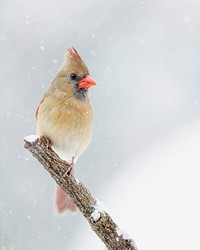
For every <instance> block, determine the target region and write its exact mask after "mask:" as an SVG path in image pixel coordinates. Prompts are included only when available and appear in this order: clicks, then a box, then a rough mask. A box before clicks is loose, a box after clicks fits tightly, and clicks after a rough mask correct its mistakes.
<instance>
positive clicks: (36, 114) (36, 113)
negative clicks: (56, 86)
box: [35, 98, 44, 120]
mask: <svg viewBox="0 0 200 250" xmlns="http://www.w3.org/2000/svg"><path fill="white" fill-rule="evenodd" d="M43 101H44V98H42V101H41V102H40V104H39V106H38V108H37V109H36V111H35V118H36V120H37V118H38V111H39V108H40V105H41V104H42V103H43Z"/></svg>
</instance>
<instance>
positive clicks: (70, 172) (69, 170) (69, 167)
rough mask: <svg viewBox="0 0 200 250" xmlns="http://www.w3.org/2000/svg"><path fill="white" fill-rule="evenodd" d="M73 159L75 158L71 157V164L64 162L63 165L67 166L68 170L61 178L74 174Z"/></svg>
mask: <svg viewBox="0 0 200 250" xmlns="http://www.w3.org/2000/svg"><path fill="white" fill-rule="evenodd" d="M74 159H75V157H72V162H71V163H70V164H69V163H67V162H66V161H64V162H65V164H67V165H68V169H67V171H66V172H65V173H64V175H63V177H66V176H67V175H68V176H70V175H71V174H73V173H74Z"/></svg>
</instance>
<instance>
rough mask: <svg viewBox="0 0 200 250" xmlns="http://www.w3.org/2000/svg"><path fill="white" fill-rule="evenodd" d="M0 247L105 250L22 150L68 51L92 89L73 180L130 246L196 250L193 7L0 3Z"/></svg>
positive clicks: (198, 161) (198, 83)
mask: <svg viewBox="0 0 200 250" xmlns="http://www.w3.org/2000/svg"><path fill="white" fill-rule="evenodd" d="M0 23H1V29H0V32H1V33H0V63H1V69H0V70H1V71H0V104H1V113H0V119H1V123H0V126H1V128H0V131H1V134H0V249H1V250H27V249H28V250H36V249H37V250H66V249H69V250H71V249H72V250H79V249H81V250H88V249H105V248H104V246H103V244H102V243H101V242H100V240H99V239H98V238H97V236H96V235H95V234H94V233H93V232H92V231H91V230H90V228H89V225H88V224H87V222H86V220H85V219H84V218H83V217H82V216H81V215H80V213H77V214H75V215H74V214H71V213H68V214H66V215H65V216H60V217H56V216H54V215H53V213H52V196H53V190H54V182H53V180H52V179H51V178H50V177H49V175H48V173H47V172H46V171H45V170H44V169H43V168H42V167H41V166H40V165H39V163H38V162H37V161H36V160H34V159H33V157H32V156H31V155H30V153H29V152H28V151H26V150H25V149H24V148H23V139H22V138H23V137H24V136H27V135H29V134H34V133H35V117H34V113H35V110H36V108H37V106H38V104H39V102H40V100H41V98H42V96H43V93H44V91H45V89H46V88H47V87H48V85H49V84H50V82H51V80H52V78H53V76H54V75H55V73H56V72H57V70H58V68H59V66H60V64H61V63H62V61H63V57H64V54H65V48H66V46H67V45H73V46H75V48H76V49H77V50H78V51H79V53H80V54H81V56H82V57H83V59H84V60H85V62H86V63H87V65H88V67H89V69H90V72H91V75H92V77H93V78H94V79H95V80H96V81H97V87H95V88H93V89H91V91H90V93H91V99H92V102H93V106H94V110H95V128H94V135H93V140H92V143H91V145H90V147H89V148H88V150H87V151H86V152H85V153H84V154H83V155H82V156H81V157H80V158H79V162H78V163H77V165H76V173H77V176H78V178H79V179H81V180H82V181H83V182H84V183H85V184H86V186H87V187H88V188H89V189H90V190H92V193H93V194H94V196H95V197H96V198H98V199H99V200H101V201H102V202H103V203H104V204H105V205H106V206H107V208H108V210H109V211H110V213H111V215H112V216H113V218H114V219H115V221H116V222H117V223H118V224H119V226H120V227H121V228H122V229H123V230H125V231H126V232H127V233H128V234H129V235H130V236H132V237H133V238H134V239H135V241H136V243H137V245H138V248H139V249H140V250H147V249H148V250H149V249H150V250H151V249H152V250H167V249H173V250H177V249H181V250H186V249H200V241H199V232H200V215H199V214H200V213H199V211H200V204H199V203H200V202H199V197H200V194H199V192H200V171H199V168H200V73H199V72H200V70H199V68H200V3H199V1H197V0H196V1H195V0H190V1H189V0H163V1H159V0H152V1H139V0H134V1H133V0H123V1H116V0H110V1H106V0H102V1H97V0H88V1H83V0H79V1H72V0H67V1H64V0H57V1H52V0H46V1H45V0H40V1H38V0H36V1H31V0H18V1H10V0H8V1H6V0H1V2H0Z"/></svg>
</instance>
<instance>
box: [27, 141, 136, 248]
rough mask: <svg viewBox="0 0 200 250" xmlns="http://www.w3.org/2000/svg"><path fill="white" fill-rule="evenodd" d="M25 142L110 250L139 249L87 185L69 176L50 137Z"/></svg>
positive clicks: (67, 167) (66, 165) (67, 166)
mask: <svg viewBox="0 0 200 250" xmlns="http://www.w3.org/2000/svg"><path fill="white" fill-rule="evenodd" d="M24 141H25V145H24V147H25V148H26V149H28V150H29V151H30V152H31V153H32V154H33V156H34V157H36V158H37V160H38V161H39V162H40V163H41V164H42V165H43V167H44V168H45V169H46V170H47V171H48V172H49V173H50V175H51V176H52V177H53V179H54V180H55V181H56V183H57V184H58V185H59V186H60V187H61V188H62V189H63V190H64V191H65V192H66V193H67V194H69V196H70V197H71V199H72V200H73V201H74V203H75V204H76V205H77V207H78V208H79V210H80V211H81V212H82V214H83V215H84V216H85V218H86V219H87V220H88V222H89V224H90V226H91V228H92V229H93V231H94V232H95V233H96V234H97V235H98V236H99V238H100V239H101V240H102V241H103V242H104V244H105V245H106V247H107V248H108V249H109V250H123V249H130V250H137V247H136V245H135V243H134V241H133V240H132V239H130V238H129V237H127V235H126V234H125V233H123V231H121V230H120V229H119V228H118V226H117V225H116V224H115V222H114V221H113V220H112V218H111V217H110V215H109V214H108V213H107V212H106V211H105V209H104V208H103V206H102V205H101V203H100V202H98V201H97V200H96V199H95V198H94V197H92V195H91V194H90V192H89V191H88V189H87V188H86V187H85V186H84V184H83V183H82V182H80V181H79V180H78V179H77V178H76V177H75V176H74V175H72V174H70V175H67V174H65V173H66V170H67V169H69V164H67V163H66V162H64V161H63V160H61V159H60V158H59V156H58V155H57V154H56V153H55V152H54V151H53V150H52V148H51V142H50V141H49V140H48V139H47V138H45V137H40V138H37V139H36V140H34V141H30V138H28V137H27V138H25V139H24Z"/></svg>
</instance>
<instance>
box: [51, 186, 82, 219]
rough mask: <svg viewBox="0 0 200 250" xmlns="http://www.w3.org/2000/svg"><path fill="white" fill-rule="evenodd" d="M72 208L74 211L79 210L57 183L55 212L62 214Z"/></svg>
mask: <svg viewBox="0 0 200 250" xmlns="http://www.w3.org/2000/svg"><path fill="white" fill-rule="evenodd" d="M68 209H69V210H71V211H72V212H76V211H77V206H76V204H75V203H74V202H73V200H72V199H71V198H70V197H69V195H68V194H66V193H65V192H64V191H63V190H62V188H61V187H59V186H58V185H56V190H55V196H54V206H53V210H54V213H55V214H62V213H64V212H65V211H66V210H68Z"/></svg>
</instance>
